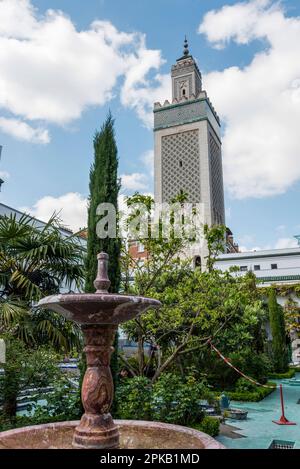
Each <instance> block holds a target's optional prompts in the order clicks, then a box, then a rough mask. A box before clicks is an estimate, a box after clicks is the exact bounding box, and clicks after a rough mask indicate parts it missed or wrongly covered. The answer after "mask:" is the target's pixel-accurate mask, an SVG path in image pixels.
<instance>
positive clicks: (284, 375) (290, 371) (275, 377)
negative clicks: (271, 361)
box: [269, 368, 296, 379]
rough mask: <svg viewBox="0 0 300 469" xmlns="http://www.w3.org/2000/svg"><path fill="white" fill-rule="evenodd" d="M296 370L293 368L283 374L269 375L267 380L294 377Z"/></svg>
mask: <svg viewBox="0 0 300 469" xmlns="http://www.w3.org/2000/svg"><path fill="white" fill-rule="evenodd" d="M295 373H296V369H295V368H290V369H289V371H286V372H285V373H270V374H269V378H270V379H290V378H293V377H294V376H295Z"/></svg>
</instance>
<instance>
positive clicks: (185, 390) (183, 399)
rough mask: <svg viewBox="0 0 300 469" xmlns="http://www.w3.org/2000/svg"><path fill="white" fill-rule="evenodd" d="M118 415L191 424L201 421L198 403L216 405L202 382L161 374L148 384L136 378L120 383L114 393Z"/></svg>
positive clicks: (147, 381)
mask: <svg viewBox="0 0 300 469" xmlns="http://www.w3.org/2000/svg"><path fill="white" fill-rule="evenodd" d="M116 397H117V400H118V416H119V417H120V418H122V419H136V420H157V421H160V422H166V423H174V424H181V425H190V424H192V423H194V422H199V421H200V420H201V419H202V418H203V412H202V410H201V407H200V400H201V399H207V400H209V401H210V402H213V403H216V401H215V399H214V396H213V393H212V392H210V391H209V389H208V388H207V387H206V385H205V384H204V383H202V382H197V381H196V380H195V378H193V377H192V376H189V377H188V378H186V379H183V378H181V377H179V376H177V375H175V374H171V373H163V374H162V375H161V376H160V378H159V379H158V380H157V381H156V382H155V383H154V384H151V381H150V380H149V379H147V378H145V377H141V376H137V377H135V378H130V379H126V380H125V381H124V382H121V384H120V386H119V387H118V390H117V396H116Z"/></svg>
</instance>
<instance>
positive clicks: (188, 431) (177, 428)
mask: <svg viewBox="0 0 300 469" xmlns="http://www.w3.org/2000/svg"><path fill="white" fill-rule="evenodd" d="M79 423H80V421H79V420H69V421H64V422H52V423H43V424H40V425H30V426H26V427H20V428H14V429H12V430H7V431H5V432H0V443H1V440H2V439H3V438H5V437H11V436H17V435H19V434H22V433H29V432H31V431H33V430H47V429H53V430H54V429H59V428H60V427H61V428H63V427H69V428H70V427H71V428H72V427H74V429H75V427H77V426H78V425H79ZM114 423H115V424H116V425H118V426H120V427H123V428H124V429H126V427H127V428H128V427H129V428H130V427H133V428H141V429H142V428H144V427H146V428H147V429H151V428H153V429H167V430H170V431H174V432H178V433H182V434H184V435H190V436H191V437H194V438H197V439H199V440H200V441H201V443H202V444H203V445H204V448H199V449H226V447H225V446H224V445H222V443H219V442H218V441H217V440H215V439H214V438H213V437H212V436H210V435H207V433H204V432H201V431H200V430H195V429H193V428H189V427H184V426H182V425H174V424H170V423H163V422H153V421H147V420H118V419H116V420H114ZM24 449H26V448H24ZM28 449H29V448H28ZM174 449H176V448H174ZM0 451H1V448H0Z"/></svg>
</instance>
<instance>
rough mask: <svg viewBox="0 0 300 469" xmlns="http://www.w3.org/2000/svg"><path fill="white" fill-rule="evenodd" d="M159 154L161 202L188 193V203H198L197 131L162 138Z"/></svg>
mask: <svg viewBox="0 0 300 469" xmlns="http://www.w3.org/2000/svg"><path fill="white" fill-rule="evenodd" d="M161 152H162V194H163V200H166V201H170V200H172V198H173V197H175V196H176V195H177V194H179V193H180V191H183V192H187V193H188V202H190V203H199V202H200V201H201V194H200V164H199V132H198V130H192V131H189V132H181V133H177V134H172V135H167V136H165V137H163V138H162V149H161Z"/></svg>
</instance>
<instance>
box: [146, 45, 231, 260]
mask: <svg viewBox="0 0 300 469" xmlns="http://www.w3.org/2000/svg"><path fill="white" fill-rule="evenodd" d="M171 77H172V103H169V102H168V101H165V102H164V104H163V105H161V104H160V103H155V104H154V140H155V142H154V186H155V187H154V198H155V202H157V203H163V202H170V201H171V199H172V198H173V197H174V196H176V195H177V194H179V193H180V192H182V191H183V192H185V193H187V194H188V202H190V203H202V204H203V205H204V222H205V223H207V224H208V225H210V226H211V225H216V224H225V211H224V189H223V170H222V155H221V132H220V120H219V117H218V115H217V113H216V111H215V109H214V107H213V106H212V104H211V102H210V100H209V98H208V96H207V93H206V92H205V91H203V90H202V77H201V72H200V71H199V68H198V66H197V64H196V62H195V60H194V58H193V57H192V55H190V53H189V50H188V43H187V40H186V39H185V41H184V51H183V56H182V57H180V58H179V59H178V60H177V61H176V64H175V65H173V66H172V73H171ZM200 254H201V256H202V254H203V253H199V255H200ZM202 257H203V256H202Z"/></svg>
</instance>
